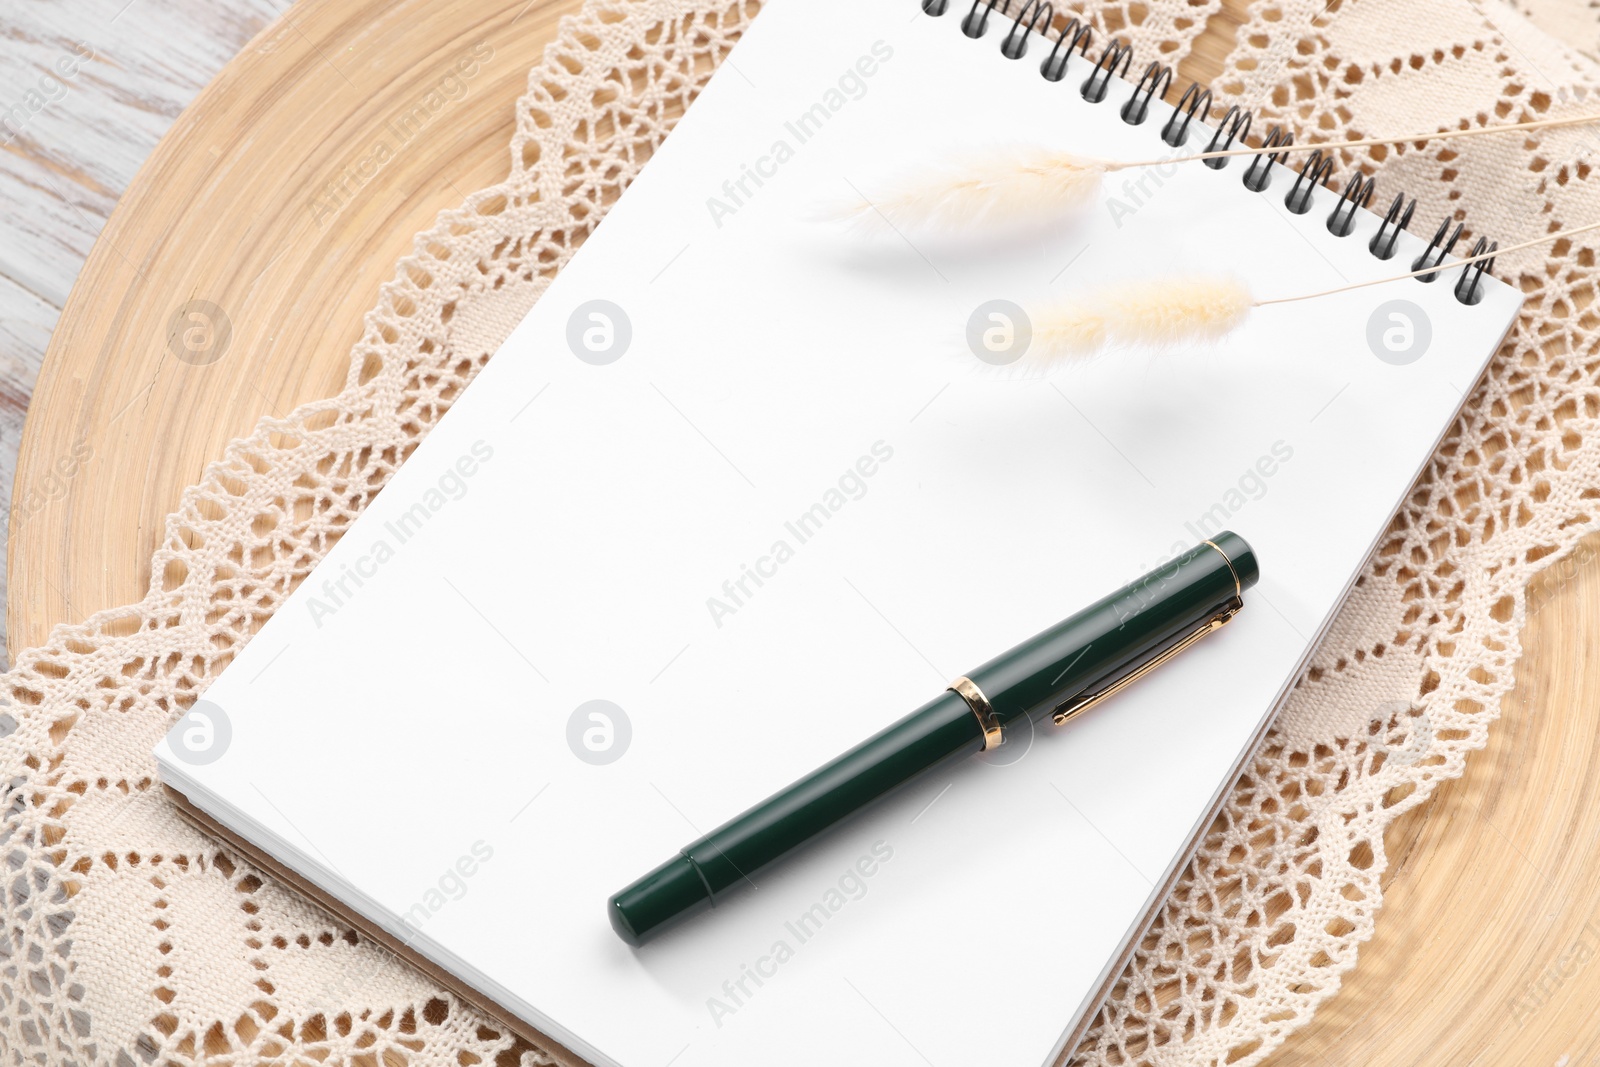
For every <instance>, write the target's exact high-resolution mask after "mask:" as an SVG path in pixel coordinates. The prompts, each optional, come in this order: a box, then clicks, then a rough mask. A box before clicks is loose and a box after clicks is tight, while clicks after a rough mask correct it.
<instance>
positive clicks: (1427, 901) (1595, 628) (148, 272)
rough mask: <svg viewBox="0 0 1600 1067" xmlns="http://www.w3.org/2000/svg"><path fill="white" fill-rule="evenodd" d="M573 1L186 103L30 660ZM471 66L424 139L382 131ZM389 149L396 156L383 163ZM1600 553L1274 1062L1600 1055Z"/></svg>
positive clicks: (20, 535) (74, 452) (367, 6)
mask: <svg viewBox="0 0 1600 1067" xmlns="http://www.w3.org/2000/svg"><path fill="white" fill-rule="evenodd" d="M577 6H578V0H479V2H477V3H473V4H462V3H452V2H450V0H402V2H398V3H397V2H394V0H300V2H299V3H297V4H296V5H295V6H294V7H293V8H292V9H291V10H290V11H289V12H288V14H287V15H285V16H284V17H283V18H282V19H280V20H279V21H278V22H277V23H275V24H274V25H273V26H271V27H269V28H268V29H267V30H266V31H265V32H264V33H263V34H262V35H261V36H260V37H258V38H257V39H256V40H255V41H253V42H252V43H251V44H250V46H249V47H247V48H246V49H245V51H244V52H243V53H241V54H240V55H239V56H238V57H237V58H236V59H234V60H233V62H231V63H230V64H229V65H228V66H227V67H226V68H225V69H224V70H223V72H222V73H221V74H220V75H219V76H218V77H217V79H216V81H215V82H213V83H212V84H211V85H210V86H209V87H208V88H207V89H206V90H205V91H204V92H203V93H202V94H201V95H200V96H199V98H197V99H196V100H195V102H194V103H193V104H192V105H191V106H190V107H189V108H188V110H187V111H185V112H184V114H183V115H182V116H181V117H180V118H179V120H178V121H177V123H176V124H175V125H174V126H173V128H172V130H171V132H170V133H169V134H168V135H167V137H166V138H165V139H164V140H163V141H162V142H161V144H160V145H159V146H158V147H157V149H156V151H155V153H154V154H153V155H152V156H151V157H150V159H149V160H148V161H147V162H146V163H145V165H144V167H143V169H142V170H141V171H140V173H139V176H138V178H137V179H136V180H135V181H134V183H133V185H132V187H131V188H130V189H129V190H128V193H127V195H126V196H124V197H123V199H122V202H121V203H120V205H119V206H118V208H117V210H116V213H115V214H114V215H113V216H112V219H111V221H110V223H109V225H108V226H107V227H106V229H105V232H104V233H103V234H102V235H101V237H100V240H99V242H98V244H97V245H96V246H95V249H94V252H93V254H92V255H91V256H90V257H89V260H88V263H87V264H86V265H85V267H84V270H83V273H82V274H81V275H80V277H79V279H78V282H77V285H76V286H75V288H74V289H73V291H72V295H71V298H70V299H69V300H68V302H67V305H66V308H65V310H64V311H63V313H62V315H61V320H60V324H59V325H58V326H57V328H56V332H55V335H54V337H53V338H52V339H51V343H50V348H49V351H48V353H47V355H46V359H45V363H44V368H43V370H42V371H41V373H40V375H39V382H38V388H37V391H36V392H35V394H34V400H33V404H32V407H31V409H30V411H29V413H28V421H27V425H26V428H25V431H24V436H23V441H22V449H21V456H20V458H19V463H18V472H17V479H16V491H15V496H14V501H13V505H14V506H13V508H12V512H11V528H10V550H11V555H10V565H9V575H8V577H9V582H10V602H9V604H8V607H7V610H8V613H9V623H10V634H11V642H12V647H13V648H17V649H23V648H28V647H31V646H33V645H37V644H40V643H42V642H43V641H44V640H45V638H46V636H47V635H48V633H49V631H50V628H51V627H52V626H54V625H55V624H57V623H60V622H75V621H78V620H81V619H83V618H85V617H86V616H87V615H89V614H91V613H92V612H94V611H97V610H100V609H102V608H109V607H115V606H118V605H122V604H126V603H131V602H134V601H137V600H139V599H140V598H141V597H142V596H143V594H144V592H145V589H146V588H147V586H148V584H149V582H150V573H149V563H150V554H151V552H152V551H153V550H154V549H155V547H156V544H157V541H158V539H159V538H160V536H161V531H162V522H163V519H164V518H165V516H166V515H167V513H168V512H169V511H171V510H172V509H173V507H174V506H175V505H176V503H177V501H178V497H179V495H180V493H181V492H182V490H183V488H184V487H185V486H188V485H190V484H192V483H193V482H195V481H196V480H198V478H199V476H200V473H201V471H202V469H203V468H204V466H205V464H206V463H207V462H209V461H211V460H212V459H215V458H217V457H219V456H221V454H222V450H223V446H224V445H225V444H226V443H227V442H228V441H229V440H230V439H232V438H234V437H239V436H243V435H245V434H247V433H248V432H249V431H250V430H251V428H252V427H253V426H254V424H255V422H256V420H257V419H258V418H259V417H260V416H262V415H264V414H272V413H286V412H288V411H289V410H291V409H292V408H293V407H294V406H296V405H297V404H300V403H302V402H304V401H307V400H311V399H315V398H318V397H323V396H327V395H330V394H332V393H334V392H337V391H338V389H339V388H340V387H341V386H342V384H343V381H344V376H345V367H346V362H347V358H348V352H349V349H350V346H351V345H352V344H353V343H354V342H355V341H356V339H357V337H358V335H359V333H360V329H361V317H362V314H363V313H364V312H365V311H366V310H367V309H368V308H369V307H371V306H372V304H373V303H374V300H375V297H376V294H377V291H378V287H379V285H380V284H381V283H382V282H384V281H386V280H387V279H388V278H389V277H390V276H391V274H392V272H393V268H394V263H395V261H396V260H397V259H398V258H399V257H400V256H401V255H403V254H404V253H405V252H406V251H407V250H408V249H409V247H410V244H411V238H412V235H413V234H415V233H417V232H419V231H421V230H423V229H426V228H427V227H428V226H429V225H431V223H432V222H433V219H434V216H435V214H436V213H437V212H438V211H439V210H440V209H442V208H445V207H449V206H453V205H455V204H457V203H459V202H460V201H461V200H462V199H464V197H465V196H466V194H467V193H469V192H471V191H473V190H475V189H478V188H480V187H483V186H486V185H489V184H492V183H493V182H494V181H496V180H498V179H499V178H501V177H502V176H503V175H504V173H505V172H506V169H507V166H508V157H507V145H508V144H509V142H510V134H511V131H512V128H513V121H514V120H513V104H514V101H515V100H516V98H517V96H518V95H519V94H520V93H521V92H522V91H523V88H524V86H525V83H526V77H527V71H528V69H529V68H530V67H531V66H532V65H533V64H534V63H536V62H537V61H538V60H539V58H540V56H541V54H542V49H543V46H544V44H545V43H546V42H547V41H549V40H550V39H552V38H553V36H554V34H555V31H556V23H557V20H558V18H559V17H560V15H561V14H562V13H563V12H565V11H571V10H575V9H576V7H577ZM1244 7H1245V0H1227V3H1226V6H1225V9H1224V11H1223V12H1221V13H1220V14H1219V15H1218V16H1216V17H1214V18H1213V19H1212V20H1211V24H1210V25H1209V26H1208V28H1207V32H1206V35H1205V36H1204V37H1202V38H1201V40H1200V42H1199V45H1198V47H1197V48H1196V51H1195V55H1194V56H1193V57H1192V58H1191V59H1190V60H1189V61H1188V62H1186V64H1185V65H1184V74H1185V75H1187V76H1188V77H1193V78H1198V79H1201V80H1204V81H1210V80H1211V78H1212V77H1213V76H1214V75H1215V74H1216V73H1217V70H1218V69H1219V67H1220V60H1221V57H1222V56H1223V55H1224V54H1225V53H1226V51H1227V49H1228V47H1229V42H1230V41H1231V40H1232V33H1233V31H1234V30H1235V29H1236V28H1237V26H1238V24H1239V22H1240V19H1241V16H1242V12H1243V10H1244ZM485 49H487V50H488V54H487V56H485ZM474 56H476V57H477V59H478V62H477V64H476V68H475V70H474V73H473V74H472V75H471V76H470V77H466V78H463V79H462V81H461V85H462V86H463V87H464V89H463V90H461V91H456V90H452V91H451V92H450V94H449V95H450V96H451V97H452V98H451V99H448V100H447V102H446V104H445V106H444V107H443V108H442V109H441V110H440V112H439V114H438V115H437V116H435V117H434V118H433V119H432V120H431V121H430V122H429V123H427V124H426V126H425V128H424V129H423V130H422V131H421V132H420V133H419V134H417V135H416V136H414V137H411V138H409V139H405V140H404V141H403V142H402V141H401V139H400V138H397V137H395V136H394V135H393V134H392V133H390V132H388V131H389V126H388V124H389V122H390V120H391V119H392V118H393V116H395V115H396V114H398V113H400V112H402V111H405V110H409V109H410V108H412V107H413V106H415V105H416V103H417V102H418V101H419V100H422V99H423V98H424V97H425V96H426V95H427V94H428V93H430V92H433V91H436V90H438V89H440V87H441V85H442V84H443V82H444V79H445V78H446V77H447V76H450V75H451V74H452V72H457V71H458V66H457V65H458V63H459V62H460V61H461V60H463V59H470V58H472V57H474ZM458 76H459V75H458ZM386 138H387V139H388V140H389V142H390V144H391V146H392V147H393V146H396V145H397V146H398V147H396V148H395V150H393V151H392V152H391V153H389V155H388V158H387V159H386V160H384V161H383V162H382V163H381V165H378V164H375V162H374V159H373V149H374V146H375V145H376V144H377V142H379V141H380V140H384V139H386ZM193 301H204V302H205V304H206V305H207V307H206V308H204V310H203V311H202V315H203V316H209V317H210V319H211V321H210V323H209V325H210V327H211V330H212V332H211V333H210V334H209V335H206V333H205V327H206V325H207V324H206V323H205V322H204V321H202V319H195V318H188V319H184V320H182V321H183V323H184V325H186V326H191V327H197V328H200V330H201V340H202V343H214V342H215V339H216V338H218V337H220V336H221V332H220V331H219V330H218V329H217V326H218V324H219V323H220V322H221V321H222V319H223V318H225V319H226V322H227V327H228V332H229V334H230V336H229V337H228V340H227V343H226V346H225V348H224V347H222V346H220V345H219V346H218V347H219V349H220V354H218V356H217V358H216V359H215V360H214V361H212V362H209V363H203V364H202V363H199V362H195V361H194V360H193V356H192V354H191V356H190V359H189V360H184V359H180V358H178V357H177V356H176V355H175V354H174V351H173V350H172V348H170V347H169V343H168V338H169V334H170V333H171V329H172V324H173V322H174V320H175V318H176V317H179V316H182V315H184V314H185V309H186V308H190V307H192V306H193V305H192V304H191V302H193ZM214 309H215V310H214ZM67 471H70V473H63V472H67ZM1597 557H1600V551H1597V549H1596V547H1595V546H1590V547H1589V548H1588V550H1587V551H1582V552H1580V553H1579V554H1578V558H1579V565H1577V566H1576V567H1572V568H1569V569H1568V570H1569V573H1568V575H1567V576H1566V577H1562V576H1560V575H1552V576H1550V577H1547V578H1546V579H1544V580H1543V581H1542V582H1541V585H1540V587H1539V589H1538V590H1536V591H1535V593H1534V596H1533V598H1532V601H1533V603H1535V604H1536V605H1537V610H1536V611H1534V612H1533V613H1532V615H1531V619H1530V623H1529V626H1528V631H1527V634H1526V641H1527V648H1528V651H1527V654H1526V656H1525V657H1524V659H1523V662H1522V664H1521V666H1520V668H1519V670H1518V677H1519V680H1520V686H1519V691H1518V693H1517V694H1514V696H1513V698H1512V699H1510V700H1508V702H1507V706H1506V708H1505V717H1504V719H1503V720H1502V721H1501V723H1500V724H1499V725H1498V726H1497V727H1496V728H1495V730H1494V733H1493V737H1492V740H1491V742H1490V745H1489V749H1488V750H1487V751H1486V752H1483V753H1480V754H1478V755H1476V756H1475V757H1474V758H1473V760H1472V761H1471V763H1470V765H1469V769H1468V772H1467V774H1466V776H1465V777H1464V778H1463V779H1461V780H1459V781H1457V782H1453V783H1450V784H1449V785H1447V786H1445V787H1444V788H1443V789H1442V790H1440V792H1439V794H1438V795H1437V796H1436V797H1434V799H1433V800H1432V801H1431V802H1430V803H1429V804H1427V805H1425V806H1424V807H1422V808H1421V809H1419V810H1418V811H1417V812H1415V813H1413V814H1412V815H1411V816H1409V817H1407V818H1406V819H1405V820H1403V821H1402V822H1401V823H1399V824H1398V825H1397V826H1396V827H1395V828H1394V829H1393V831H1392V832H1391V834H1390V836H1389V842H1388V843H1389V850H1390V855H1391V858H1392V863H1391V867H1390V870H1389V872H1388V876H1387V881H1388V890H1387V892H1388V904H1387V906H1386V907H1385V909H1384V911H1383V913H1382V915H1381V917H1380V920H1379V923H1378V932H1377V936H1376V938H1375V939H1374V940H1373V941H1372V942H1371V943H1369V944H1368V945H1366V946H1365V947H1364V948H1363V949H1362V951H1361V964H1360V966H1359V967H1358V968H1357V969H1356V970H1355V972H1354V973H1353V974H1352V975H1350V976H1349V977H1348V978H1347V979H1346V981H1345V988H1344V990H1343V992H1342V993H1341V994H1340V995H1339V996H1338V997H1336V998H1335V999H1334V1000H1332V1001H1331V1002H1330V1003H1328V1004H1327V1005H1326V1006H1325V1007H1324V1008H1323V1009H1322V1011H1321V1012H1320V1013H1319V1014H1318V1016H1317V1018H1316V1019H1315V1020H1314V1021H1313V1023H1312V1024H1311V1025H1310V1026H1308V1027H1306V1028H1305V1029H1304V1030H1302V1031H1300V1032H1299V1033H1297V1034H1296V1035H1295V1036H1294V1037H1293V1038H1291V1040H1290V1041H1289V1043H1288V1046H1287V1047H1286V1048H1285V1049H1284V1050H1282V1051H1281V1052H1280V1053H1278V1055H1277V1056H1275V1057H1274V1059H1273V1062H1274V1063H1280V1064H1287V1063H1301V1062H1304V1063H1313V1062H1315V1063H1323V1062H1339V1063H1366V1064H1390V1063H1393V1064H1405V1065H1408V1067H1409V1065H1413V1064H1434V1063H1437V1064H1446V1063H1449V1064H1452V1065H1458V1064H1461V1063H1465V1062H1469V1061H1475V1062H1480V1063H1486V1064H1492V1063H1499V1062H1509V1061H1511V1060H1513V1059H1514V1060H1516V1061H1517V1062H1528V1063H1535V1064H1555V1063H1557V1062H1564V1063H1573V1064H1576V1063H1578V1062H1582V1061H1583V1055H1584V1053H1585V1052H1586V1051H1587V1050H1591V1049H1592V1048H1593V1047H1594V1046H1595V1044H1596V1043H1597V1037H1600V1015H1597V1014H1595V1013H1593V1012H1592V1011H1591V1010H1590V1005H1591V1004H1592V1003H1593V1002H1594V1001H1595V1000H1596V999H1597V995H1600V963H1597V962H1595V958H1596V956H1597V954H1600V851H1597V850H1596V849H1595V848H1594V847H1593V843H1594V842H1595V841H1596V840H1597V835H1600V796H1597V795H1596V790H1597V787H1596V786H1595V785H1593V784H1591V783H1593V782H1595V781H1596V779H1597V772H1600V702H1597V701H1594V700H1592V699H1585V694H1586V693H1592V692H1595V691H1597V690H1600V662H1597V659H1596V657H1593V656H1587V655H1585V654H1584V653H1585V649H1584V639H1585V637H1587V636H1588V635H1592V634H1595V633H1600V558H1597ZM1562 1057H1566V1059H1562Z"/></svg>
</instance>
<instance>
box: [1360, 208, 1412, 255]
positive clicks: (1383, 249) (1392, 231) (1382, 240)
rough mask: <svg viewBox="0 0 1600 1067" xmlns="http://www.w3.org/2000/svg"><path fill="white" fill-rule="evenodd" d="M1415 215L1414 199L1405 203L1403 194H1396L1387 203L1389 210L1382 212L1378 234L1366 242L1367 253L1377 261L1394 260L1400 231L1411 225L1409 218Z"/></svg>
mask: <svg viewBox="0 0 1600 1067" xmlns="http://www.w3.org/2000/svg"><path fill="white" fill-rule="evenodd" d="M1416 213H1417V200H1416V197H1412V198H1411V199H1410V201H1409V202H1407V200H1406V194H1405V193H1396V194H1395V196H1394V199H1393V200H1392V201H1390V203H1389V210H1388V211H1386V212H1384V215H1383V221H1382V222H1380V223H1379V224H1378V232H1377V233H1375V234H1373V235H1372V240H1370V241H1368V242H1367V251H1369V252H1371V253H1372V254H1373V255H1375V256H1377V257H1378V258H1379V259H1392V258H1394V246H1395V245H1396V244H1398V243H1399V241H1400V231H1402V230H1404V229H1405V228H1406V227H1407V226H1409V225H1411V216H1412V215H1415V214H1416Z"/></svg>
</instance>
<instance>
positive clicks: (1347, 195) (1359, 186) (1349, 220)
mask: <svg viewBox="0 0 1600 1067" xmlns="http://www.w3.org/2000/svg"><path fill="white" fill-rule="evenodd" d="M1377 191H1378V179H1376V178H1369V177H1367V176H1366V175H1365V174H1362V173H1361V172H1360V171H1359V170H1358V171H1356V172H1355V173H1354V174H1352V175H1350V180H1349V181H1347V182H1345V183H1344V192H1342V193H1340V194H1339V202H1338V203H1337V204H1335V205H1333V210H1332V211H1331V212H1329V213H1328V232H1329V233H1331V234H1333V235H1334V236H1335V237H1349V236H1350V231H1351V230H1354V229H1355V228H1356V208H1358V207H1366V206H1367V205H1368V204H1370V203H1372V194H1373V193H1375V192H1377Z"/></svg>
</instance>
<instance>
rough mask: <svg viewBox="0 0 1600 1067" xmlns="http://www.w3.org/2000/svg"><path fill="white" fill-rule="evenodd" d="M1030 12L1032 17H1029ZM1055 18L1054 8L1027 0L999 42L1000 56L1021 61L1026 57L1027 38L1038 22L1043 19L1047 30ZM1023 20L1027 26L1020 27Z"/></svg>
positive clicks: (1042, 0) (1034, 0)
mask: <svg viewBox="0 0 1600 1067" xmlns="http://www.w3.org/2000/svg"><path fill="white" fill-rule="evenodd" d="M1030 11H1031V12H1032V15H1029V12H1030ZM1055 17H1056V11H1055V8H1053V7H1051V6H1050V5H1049V4H1047V3H1045V2H1044V0H1027V2H1026V3H1024V4H1023V5H1022V10H1021V11H1018V12H1017V17H1016V18H1015V19H1013V20H1012V21H1011V29H1010V30H1009V31H1007V33H1006V38H1005V40H1003V41H1001V42H1000V54H1001V55H1003V56H1005V57H1006V58H1007V59H1021V58H1022V57H1023V56H1025V55H1027V54H1028V38H1029V37H1030V36H1031V35H1032V34H1033V31H1034V27H1035V26H1037V25H1038V24H1039V20H1040V19H1043V20H1044V24H1045V28H1046V29H1048V28H1049V26H1050V23H1051V21H1052V20H1053V19H1054V18H1055ZM1024 18H1026V19H1027V20H1028V25H1027V26H1023V25H1022V20H1023V19H1024Z"/></svg>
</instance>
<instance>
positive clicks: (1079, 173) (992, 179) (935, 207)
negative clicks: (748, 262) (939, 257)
mask: <svg viewBox="0 0 1600 1067" xmlns="http://www.w3.org/2000/svg"><path fill="white" fill-rule="evenodd" d="M1104 173H1105V165H1104V164H1103V163H1101V162H1100V161H1098V160H1092V159H1085V158H1084V157H1082V156H1075V155H1073V154H1072V153H1070V152H1048V151H1043V150H1040V149H1021V150H1014V151H1010V152H1001V153H992V154H988V155H984V156H981V157H979V158H977V159H975V160H973V161H972V162H971V163H969V164H967V165H964V166H963V165H959V164H957V165H954V166H947V167H943V168H939V169H936V170H934V171H931V172H929V173H923V174H917V175H912V176H908V177H905V178H903V179H902V180H901V181H899V182H895V183H891V184H890V185H888V186H887V187H886V189H885V191H884V193H883V194H882V195H869V198H862V197H857V198H855V199H854V200H849V201H845V202H844V203H841V204H839V205H837V206H836V207H835V208H834V209H833V210H831V211H828V212H826V214H827V215H829V216H831V217H833V218H836V219H842V220H845V221H849V222H855V223H859V224H861V225H863V226H867V227H879V226H883V225H885V224H886V223H887V224H890V225H893V226H895V227H903V228H917V229H924V228H937V229H951V230H959V229H969V228H973V227H976V226H980V225H992V224H1005V223H1014V222H1018V221H1023V220H1027V221H1042V220H1047V219H1050V218H1052V217H1059V216H1061V215H1065V214H1069V213H1071V212H1073V211H1075V210H1077V209H1078V208H1080V207H1082V206H1083V205H1085V204H1086V203H1088V202H1089V201H1090V200H1091V199H1092V198H1093V196H1094V194H1095V192H1096V191H1098V190H1099V188H1100V178H1101V176H1102V175H1103V174H1104Z"/></svg>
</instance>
